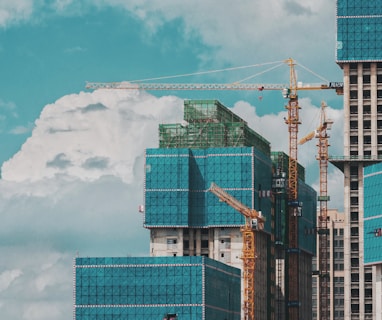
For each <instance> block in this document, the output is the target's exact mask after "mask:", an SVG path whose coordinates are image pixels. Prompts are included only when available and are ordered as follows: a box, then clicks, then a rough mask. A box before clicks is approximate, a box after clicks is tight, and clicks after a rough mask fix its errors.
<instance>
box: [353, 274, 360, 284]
mask: <svg viewBox="0 0 382 320" xmlns="http://www.w3.org/2000/svg"><path fill="white" fill-rule="evenodd" d="M351 281H352V282H359V273H352V274H351Z"/></svg>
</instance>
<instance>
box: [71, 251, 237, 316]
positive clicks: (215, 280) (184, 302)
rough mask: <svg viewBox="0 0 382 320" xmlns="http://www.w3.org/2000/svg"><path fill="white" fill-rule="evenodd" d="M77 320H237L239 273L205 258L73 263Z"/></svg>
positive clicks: (160, 258)
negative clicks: (172, 319) (169, 317)
mask: <svg viewBox="0 0 382 320" xmlns="http://www.w3.org/2000/svg"><path fill="white" fill-rule="evenodd" d="M74 269H75V270H74V274H75V294H74V300H75V301H74V303H75V306H74V317H75V320H116V319H119V320H122V319H123V320H127V319H132V320H147V319H158V320H159V319H163V316H164V315H165V314H167V313H172V314H177V315H178V319H179V320H180V319H181V320H194V319H201V320H205V319H232V320H239V319H240V308H241V307H240V290H241V287H240V270H239V269H236V268H233V267H230V266H228V265H225V264H223V263H221V262H218V261H215V260H212V259H209V258H206V257H200V256H199V257H137V258H132V257H126V258H76V259H75V265H74Z"/></svg>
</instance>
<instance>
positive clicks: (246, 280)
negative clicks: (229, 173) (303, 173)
mask: <svg viewBox="0 0 382 320" xmlns="http://www.w3.org/2000/svg"><path fill="white" fill-rule="evenodd" d="M208 191H210V192H212V193H213V194H214V195H216V196H217V197H218V198H219V200H220V201H222V202H225V203H226V204H228V205H229V206H231V207H232V208H234V209H235V210H237V211H238V212H240V213H241V214H242V215H243V216H244V217H245V225H244V226H242V227H241V228H240V231H241V234H242V238H243V247H242V257H241V259H243V284H244V303H243V311H244V320H254V319H255V266H256V242H255V232H256V231H257V230H263V229H264V222H265V217H263V216H262V214H261V212H259V211H256V210H254V209H250V208H248V207H247V206H245V205H244V204H242V203H241V202H240V201H239V200H237V199H236V198H234V197H233V196H231V195H230V194H228V193H227V192H226V191H224V190H223V189H222V188H220V187H219V186H217V185H216V184H215V183H211V187H210V188H209V189H208Z"/></svg>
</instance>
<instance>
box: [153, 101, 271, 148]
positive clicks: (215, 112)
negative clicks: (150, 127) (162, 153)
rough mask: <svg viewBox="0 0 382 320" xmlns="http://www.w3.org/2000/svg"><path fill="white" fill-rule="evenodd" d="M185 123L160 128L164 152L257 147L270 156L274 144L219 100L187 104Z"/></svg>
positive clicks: (161, 146)
mask: <svg viewBox="0 0 382 320" xmlns="http://www.w3.org/2000/svg"><path fill="white" fill-rule="evenodd" d="M183 119H184V120H183V121H182V123H177V124H161V125H159V147H160V148H194V149H204V148H215V147H242V146H247V147H250V146H253V147H256V148H257V149H258V150H261V151H262V152H263V153H264V154H266V155H270V143H269V142H268V141H267V140H266V139H264V138H263V137H262V136H261V135H259V134H258V133H257V132H255V131H254V130H252V129H251V128H249V127H248V124H247V122H246V121H244V120H243V119H241V118H240V117H239V116H237V115H236V114H234V113H233V112H232V111H231V110H229V109H228V108H227V107H225V106H224V105H222V104H221V103H220V102H219V101H217V100H186V101H185V102H184V117H183Z"/></svg>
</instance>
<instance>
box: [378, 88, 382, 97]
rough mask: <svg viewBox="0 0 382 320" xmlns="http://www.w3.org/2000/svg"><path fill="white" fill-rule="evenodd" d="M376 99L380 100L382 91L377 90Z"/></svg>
mask: <svg viewBox="0 0 382 320" xmlns="http://www.w3.org/2000/svg"><path fill="white" fill-rule="evenodd" d="M377 98H382V90H377Z"/></svg>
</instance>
